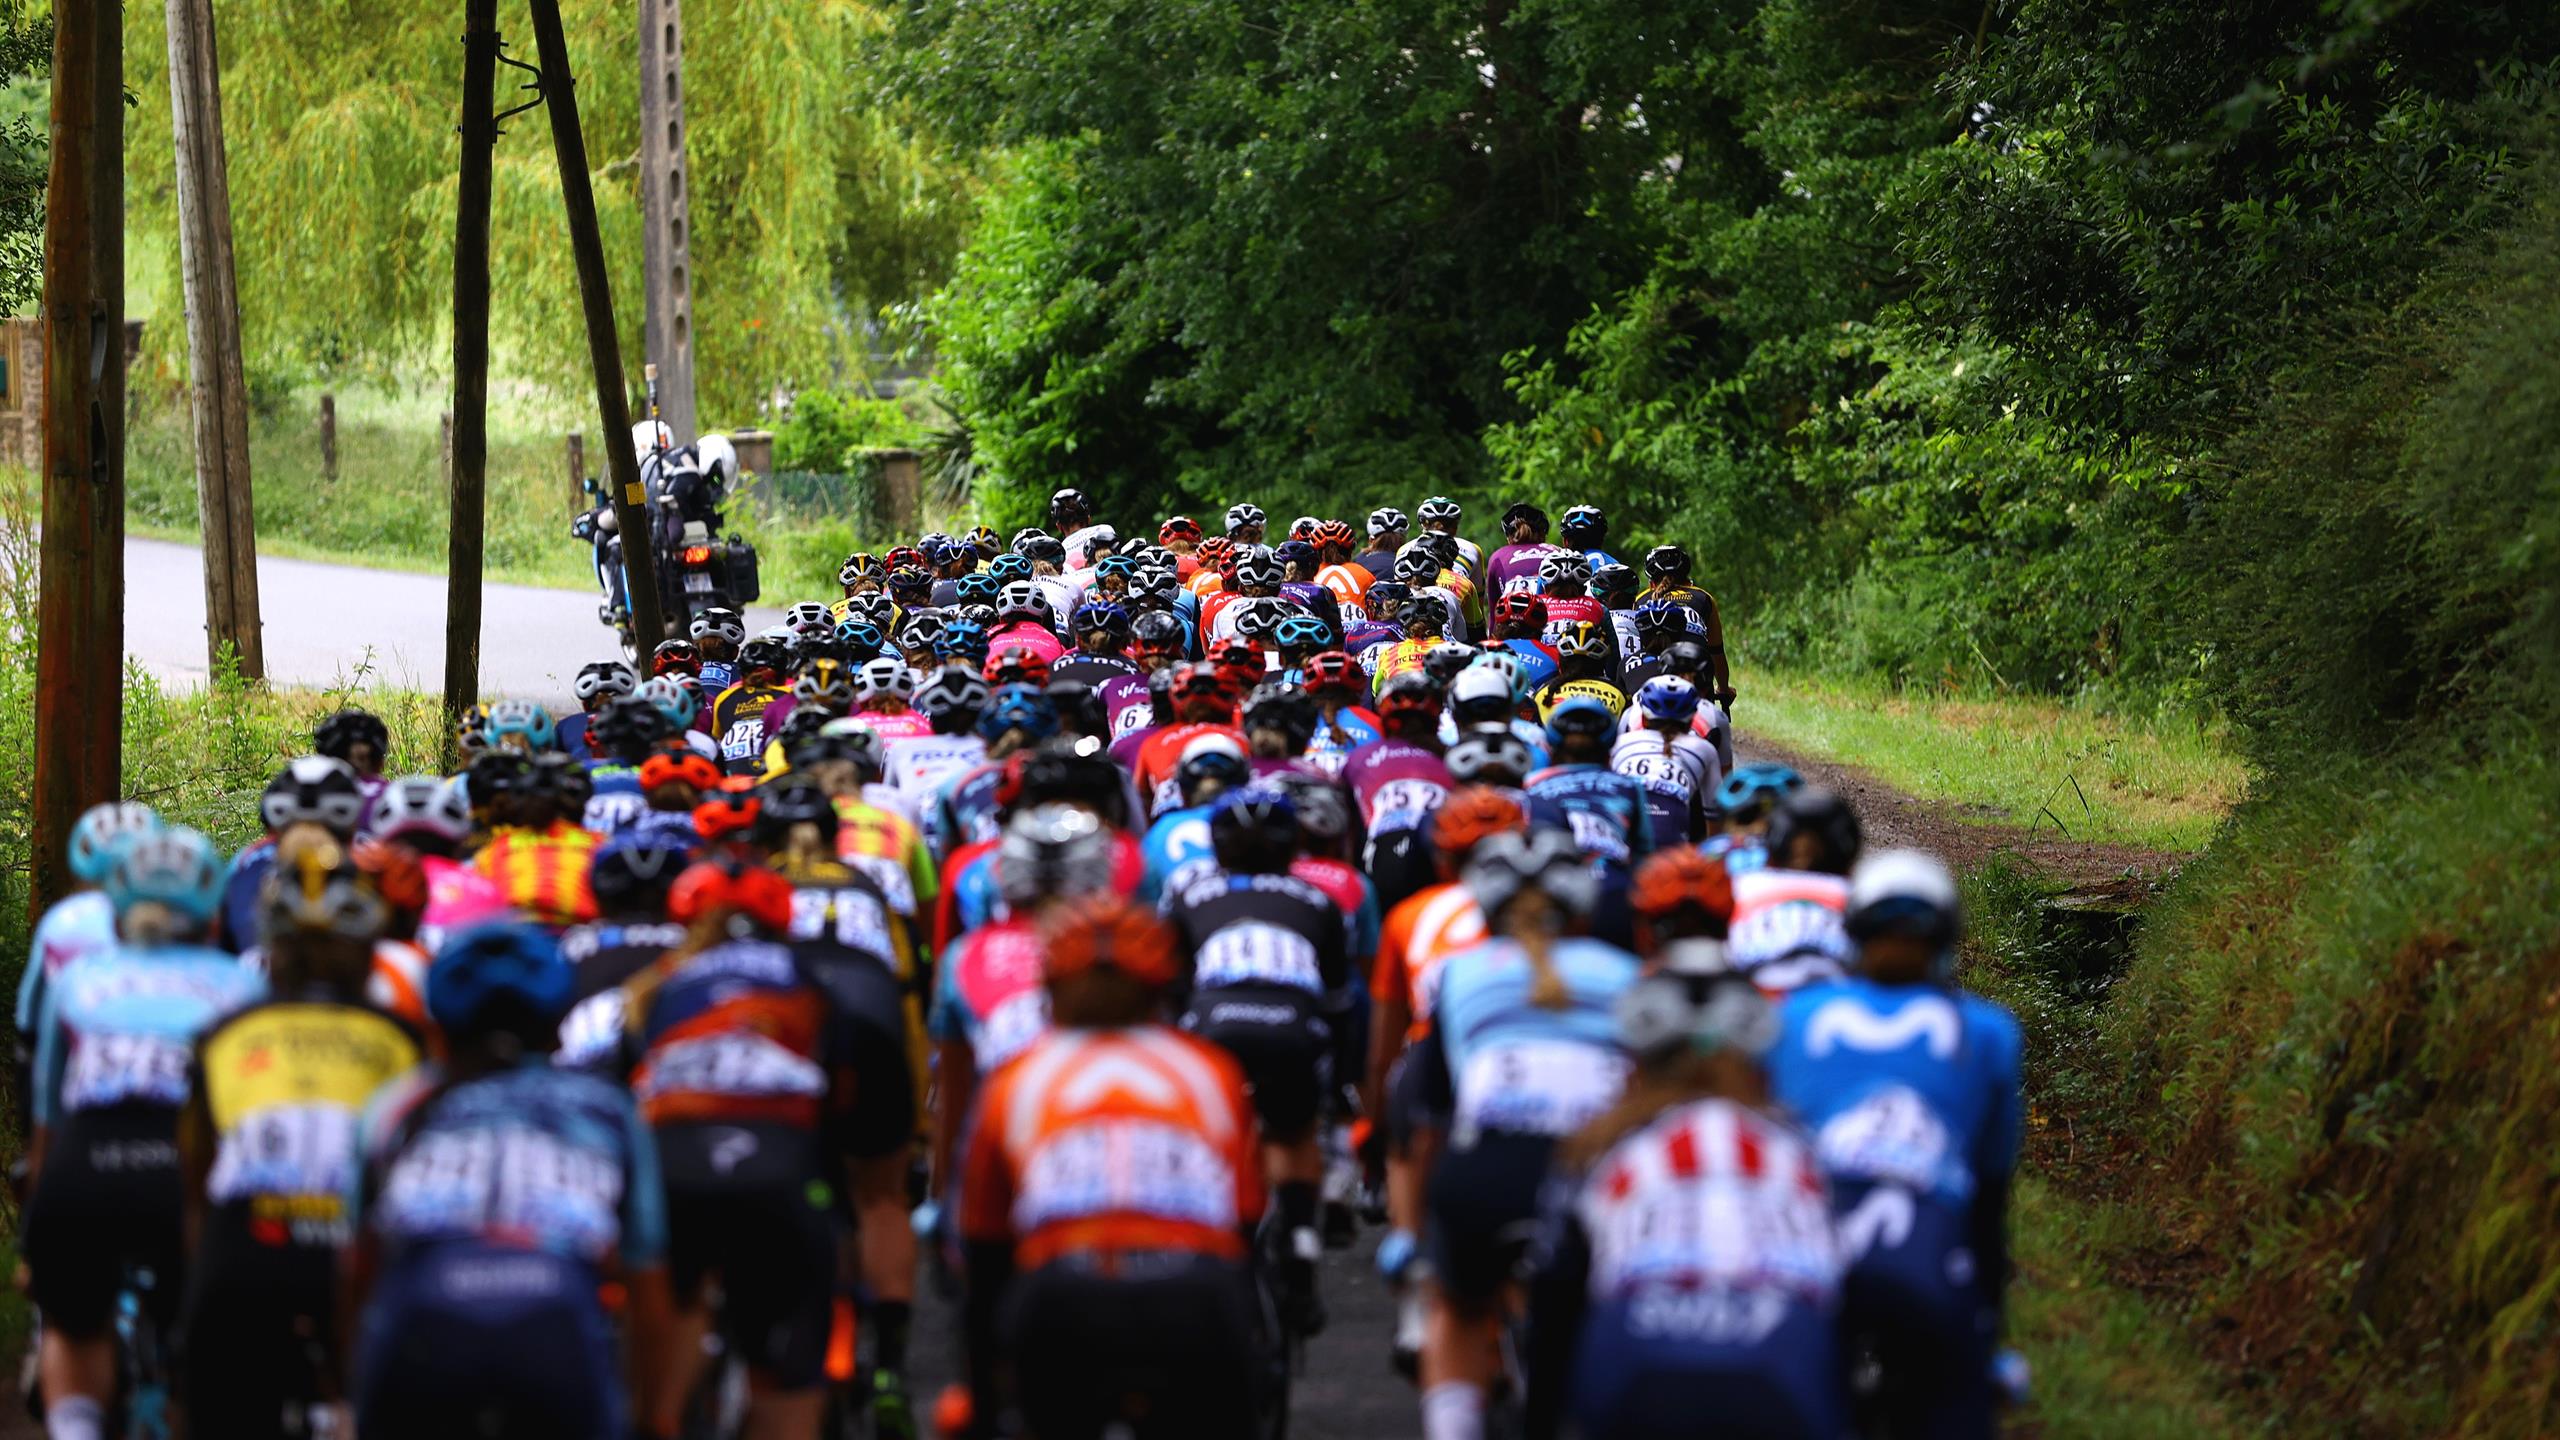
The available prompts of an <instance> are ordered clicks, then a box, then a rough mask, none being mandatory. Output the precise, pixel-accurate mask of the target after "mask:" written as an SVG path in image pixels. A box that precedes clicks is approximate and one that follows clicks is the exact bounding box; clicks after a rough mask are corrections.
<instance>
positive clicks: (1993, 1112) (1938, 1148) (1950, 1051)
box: [1769, 978, 2024, 1203]
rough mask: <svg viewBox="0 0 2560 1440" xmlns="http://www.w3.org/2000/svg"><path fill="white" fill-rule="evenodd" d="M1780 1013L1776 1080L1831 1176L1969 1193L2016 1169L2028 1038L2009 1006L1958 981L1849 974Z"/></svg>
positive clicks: (1944, 1194)
mask: <svg viewBox="0 0 2560 1440" xmlns="http://www.w3.org/2000/svg"><path fill="white" fill-rule="evenodd" d="M1779 1015H1780V1019H1781V1022H1782V1025H1781V1035H1780V1039H1779V1041H1778V1045H1777V1048H1776V1049H1775V1050H1774V1051H1772V1052H1771V1053H1770V1056H1769V1077H1770V1080H1771V1082H1772V1085H1773V1087H1774V1088H1775V1090H1776V1093H1777V1096H1778V1098H1779V1099H1780V1100H1781V1101H1783V1102H1784V1103H1785V1104H1787V1105H1788V1106H1789V1107H1791V1108H1792V1109H1793V1110H1794V1111H1795V1112H1796V1113H1797V1114H1798V1115H1800V1116H1802V1117H1803V1118H1804V1121H1805V1124H1806V1126H1807V1128H1809V1129H1810V1130H1812V1131H1813V1133H1814V1144H1815V1151H1816V1153H1817V1154H1818V1155H1819V1156H1820V1157H1821V1160H1822V1163H1823V1168H1824V1169H1825V1170H1826V1171H1827V1172H1828V1173H1830V1174H1831V1175H1832V1176H1834V1177H1835V1178H1837V1179H1841V1180H1844V1181H1847V1180H1870V1181H1881V1182H1887V1183H1892V1184H1896V1185H1901V1186H1904V1187H1906V1188H1908V1189H1911V1190H1913V1191H1916V1192H1919V1193H1922V1194H1930V1195H1935V1196H1937V1197H1938V1198H1940V1199H1943V1200H1947V1201H1949V1202H1952V1203H1962V1202H1964V1201H1965V1200H1967V1199H1968V1198H1969V1197H1970V1196H1971V1195H1972V1194H1973V1191H1974V1188H1975V1185H1976V1182H1977V1181H1979V1180H1981V1179H1983V1178H1985V1177H2001V1176H2006V1175H2007V1174H2009V1172H2010V1171H2012V1170H2013V1169H2015V1168H2016V1166H2017V1163H2018V1144H2019V1130H2020V1125H2021V1119H2020V1117H2021V1112H2022V1110H2023V1106H2024V1102H2023V1101H2022V1100H2021V1099H2020V1096H2019V1065H2020V1055H2021V1052H2022V1050H2023V1048H2024V1041H2023V1039H2022V1037H2021V1035H2020V1032H2019V1030H2018V1022H2017V1020H2016V1019H2015V1018H2014V1017H2012V1016H2011V1015H2010V1014H2009V1012H2008V1011H2006V1010H2004V1009H2002V1008H2001V1007H1999V1006H1998V1005H1995V1004H1993V1003H1991V1002H1990V1001H1988V1000H1985V999H1983V998H1981V997H1980V996H1977V995H1968V994H1966V993H1964V992H1962V991H1959V990H1947V989H1942V988H1940V987H1938V986H1934V985H1879V984H1877V983H1876V982H1874V981H1872V980H1866V979H1861V978H1852V979H1847V980H1833V981H1827V982H1825V983H1822V984H1818V985H1813V986H1809V987H1807V988H1805V989H1803V990H1799V991H1797V992H1796V993H1795V994H1793V995H1791V996H1789V997H1787V1000H1786V1003H1785V1004H1784V1006H1783V1007H1782V1008H1781V1009H1780V1011H1779Z"/></svg>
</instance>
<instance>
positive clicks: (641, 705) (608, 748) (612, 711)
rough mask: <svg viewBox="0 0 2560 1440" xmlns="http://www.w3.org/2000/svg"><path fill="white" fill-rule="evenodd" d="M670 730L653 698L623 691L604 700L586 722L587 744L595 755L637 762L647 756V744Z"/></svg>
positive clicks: (650, 743) (653, 744)
mask: <svg viewBox="0 0 2560 1440" xmlns="http://www.w3.org/2000/svg"><path fill="white" fill-rule="evenodd" d="M671 733H673V728H672V727H671V726H669V725H668V723H667V712H665V711H663V710H661V709H659V708H658V706H657V703H656V702H655V701H652V700H649V699H646V698H644V697H642V696H638V695H625V696H622V697H620V698H619V699H616V700H612V701H609V702H607V703H606V705H605V707H604V708H603V709H602V710H599V711H597V712H596V717H595V718H594V719H592V720H590V721H588V722H587V748H588V749H590V750H592V751H594V752H595V753H596V755H597V756H598V757H610V758H612V759H615V760H620V761H623V762H624V763H626V764H631V765H637V764H639V763H640V762H641V761H643V760H646V759H648V758H649V751H650V749H651V747H653V746H655V745H656V744H657V743H658V742H659V741H660V740H663V739H665V738H666V737H667V736H668V735H669V734H671Z"/></svg>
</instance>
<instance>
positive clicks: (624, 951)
mask: <svg viewBox="0 0 2560 1440" xmlns="http://www.w3.org/2000/svg"><path fill="white" fill-rule="evenodd" d="M698 852H699V839H698V838H697V840H696V842H695V843H694V844H692V845H676V844H671V843H669V842H668V841H666V840H664V839H658V838H650V837H645V836H620V837H616V838H615V840H614V841H613V843H612V844H610V845H607V846H605V847H604V848H603V849H601V850H598V851H597V852H596V858H595V864H594V865H593V866H592V867H590V868H589V870H588V871H587V888H588V889H590V890H592V891H593V892H594V893H595V897H596V911H597V916H596V918H595V919H593V920H590V921H588V922H587V923H585V924H583V925H572V926H570V927H569V928H568V929H567V930H565V931H562V932H561V935H560V958H561V959H563V960H565V961H567V962H568V964H569V967H570V969H571V971H572V972H573V976H574V979H573V981H572V983H571V985H570V995H571V998H572V1009H571V1010H570V1012H569V1019H568V1020H567V1021H564V1022H563V1023H562V1026H561V1036H560V1055H561V1059H562V1063H563V1064H582V1065H586V1064H594V1063H596V1062H597V1060H598V1059H599V1058H600V1057H599V1056H598V1054H597V1050H598V1047H599V1046H603V1045H609V1044H610V1043H612V1041H613V1040H614V1038H615V1036H616V1035H617V1034H618V1033H619V1031H620V1018H619V1016H620V1006H619V1000H620V996H619V993H618V992H619V991H620V989H621V987H622V984H623V982H625V981H627V980H629V979H630V978H631V977H632V976H634V975H637V974H639V973H640V972H641V971H643V970H646V969H648V968H649V967H650V966H651V965H652V964H655V963H656V962H657V959H658V957H659V956H661V955H664V954H665V953H667V952H668V951H669V950H672V949H674V948H675V947H676V946H677V945H678V944H680V943H682V942H683V940H684V927H683V926H681V925H678V924H676V923H675V922H674V921H671V920H669V919H668V918H667V896H668V895H669V894H670V893H671V892H672V891H673V890H674V889H675V883H676V877H677V876H679V875H681V874H683V873H684V872H685V870H686V869H687V868H689V867H690V866H691V865H692V864H693V860H694V857H695V855H696V854H697V853H698ZM429 974H430V975H432V974H433V971H432V970H430V971H429ZM596 995H611V996H613V997H614V1001H613V1003H611V1004H609V1005H608V1006H607V1007H605V1008H606V1009H607V1010H609V1011H610V1012H611V1014H610V1015H608V1016H605V1017H602V1019H603V1021H604V1023H603V1024H602V1025H601V1026H600V1028H597V1029H593V1030H589V1029H585V1028H582V1027H584V1026H586V1025H588V1024H590V1023H594V1022H596V1021H597V1020H598V1018H599V1017H595V1016H588V1015H583V1014H581V1013H580V1010H579V1008H577V1007H579V1006H583V1004H584V1003H585V1002H586V1001H587V999H588V998H589V997H591V996H596Z"/></svg>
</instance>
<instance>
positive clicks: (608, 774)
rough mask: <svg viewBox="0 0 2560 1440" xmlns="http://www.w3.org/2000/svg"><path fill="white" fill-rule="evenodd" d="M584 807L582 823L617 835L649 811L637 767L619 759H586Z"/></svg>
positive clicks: (604, 832)
mask: <svg viewBox="0 0 2560 1440" xmlns="http://www.w3.org/2000/svg"><path fill="white" fill-rule="evenodd" d="M587 784H588V786H589V789H588V791H587V810H586V814H585V815H584V816H583V817H582V818H581V823H582V824H584V825H585V827H586V828H587V829H589V830H593V831H594V832H596V833H597V834H599V835H618V834H620V833H621V832H622V831H623V830H625V829H627V828H628V827H630V826H632V825H635V824H637V823H639V820H640V817H642V816H643V815H646V814H647V813H649V798H648V796H647V795H646V794H644V793H642V791H641V789H640V767H639V766H637V765H626V764H624V763H622V762H621V761H619V760H590V761H588V762H587Z"/></svg>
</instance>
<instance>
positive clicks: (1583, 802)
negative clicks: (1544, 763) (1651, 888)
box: [1528, 765, 1653, 867]
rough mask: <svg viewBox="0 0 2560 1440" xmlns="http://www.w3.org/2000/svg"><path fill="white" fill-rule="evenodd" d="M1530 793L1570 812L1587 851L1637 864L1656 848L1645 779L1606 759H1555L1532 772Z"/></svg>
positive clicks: (1613, 860)
mask: <svg viewBox="0 0 2560 1440" xmlns="http://www.w3.org/2000/svg"><path fill="white" fill-rule="evenodd" d="M1528 791H1529V797H1530V798H1531V799H1533V800H1543V801H1546V802H1548V803H1550V804H1552V805H1554V806H1555V807H1556V808H1558V809H1560V810H1562V811H1563V812H1564V814H1565V823H1566V824H1567V826H1568V827H1570V828H1571V830H1572V831H1573V842H1574V844H1576V845H1578V846H1580V847H1581V848H1582V851H1583V853H1584V854H1586V855H1589V856H1591V857H1592V858H1594V859H1596V860H1600V861H1604V862H1606V863H1608V864H1611V865H1616V866H1621V867H1633V866H1634V865H1635V863H1636V862H1637V861H1639V860H1642V859H1643V858H1644V857H1646V856H1647V855H1650V854H1652V853H1653V806H1652V805H1651V803H1649V802H1648V801H1647V800H1646V798H1645V791H1644V784H1643V782H1641V781H1638V780H1634V779H1631V778H1629V777H1627V776H1624V775H1620V774H1618V773H1617V772H1615V771H1613V770H1611V769H1610V768H1609V767H1608V766H1606V765H1553V766H1549V767H1548V768H1546V769H1544V770H1541V771H1539V772H1538V773H1536V774H1534V775H1532V776H1530V777H1529V783H1528Z"/></svg>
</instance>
